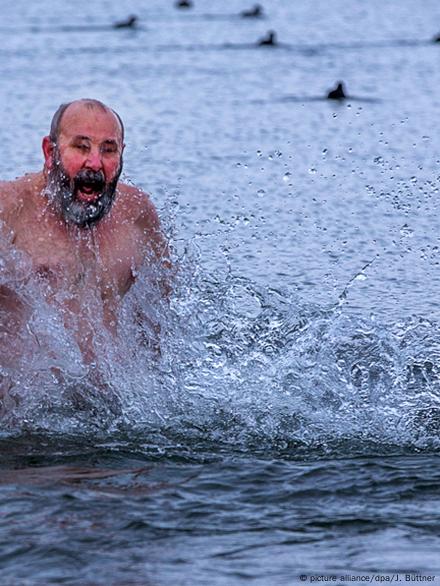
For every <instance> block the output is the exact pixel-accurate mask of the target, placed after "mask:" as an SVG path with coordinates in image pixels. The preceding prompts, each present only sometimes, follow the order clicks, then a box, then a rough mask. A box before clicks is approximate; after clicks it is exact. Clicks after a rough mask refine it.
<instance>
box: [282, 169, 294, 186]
mask: <svg viewBox="0 0 440 586" xmlns="http://www.w3.org/2000/svg"><path fill="white" fill-rule="evenodd" d="M291 177H292V173H290V171H287V172H286V173H284V176H283V181H285V182H286V183H287V182H288V181H290V178H291Z"/></svg>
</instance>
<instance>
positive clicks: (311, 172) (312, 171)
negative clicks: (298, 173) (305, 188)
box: [309, 167, 316, 175]
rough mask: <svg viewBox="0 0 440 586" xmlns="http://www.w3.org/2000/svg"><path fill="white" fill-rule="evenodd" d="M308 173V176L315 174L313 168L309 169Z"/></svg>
mask: <svg viewBox="0 0 440 586" xmlns="http://www.w3.org/2000/svg"><path fill="white" fill-rule="evenodd" d="M309 173H310V175H314V174H315V173H316V169H315V167H310V169H309Z"/></svg>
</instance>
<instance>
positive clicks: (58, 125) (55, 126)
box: [49, 98, 124, 144]
mask: <svg viewBox="0 0 440 586" xmlns="http://www.w3.org/2000/svg"><path fill="white" fill-rule="evenodd" d="M81 108H86V109H87V110H100V111H101V112H104V113H109V114H112V115H113V116H114V117H115V119H116V120H117V123H118V125H119V128H120V133H121V144H122V143H123V142H124V124H123V122H122V120H121V117H120V116H119V114H118V113H117V112H115V111H114V110H112V108H109V107H108V106H106V105H105V104H104V103H103V102H100V101H99V100H95V99H92V98H82V99H80V100H74V101H73V102H67V103H66V104H61V106H59V108H58V110H57V111H56V112H55V114H54V115H53V118H52V122H51V124H50V133H49V138H50V140H51V141H52V142H53V143H54V144H56V143H57V142H58V138H59V136H60V132H61V130H62V120H63V117H64V115H65V114H67V112H68V113H69V114H73V113H74V112H75V111H77V110H79V109H81Z"/></svg>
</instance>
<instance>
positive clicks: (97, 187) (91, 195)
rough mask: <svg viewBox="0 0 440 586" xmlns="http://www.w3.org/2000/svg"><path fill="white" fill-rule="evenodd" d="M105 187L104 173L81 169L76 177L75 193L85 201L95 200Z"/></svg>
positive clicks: (80, 199) (79, 198)
mask: <svg viewBox="0 0 440 586" xmlns="http://www.w3.org/2000/svg"><path fill="white" fill-rule="evenodd" d="M104 187H105V181H104V176H103V174H102V173H100V172H97V173H94V172H93V171H89V170H86V171H81V172H80V173H79V174H78V175H77V176H76V179H75V195H76V197H77V199H78V200H79V201H82V202H84V203H92V202H95V201H96V200H97V199H98V198H99V196H100V195H101V193H102V190H103V189H104Z"/></svg>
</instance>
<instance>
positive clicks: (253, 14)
mask: <svg viewBox="0 0 440 586" xmlns="http://www.w3.org/2000/svg"><path fill="white" fill-rule="evenodd" d="M240 16H242V17H243V18H259V17H260V16H263V7H262V6H261V5H260V4H254V6H253V8H250V9H249V10H243V12H240Z"/></svg>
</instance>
